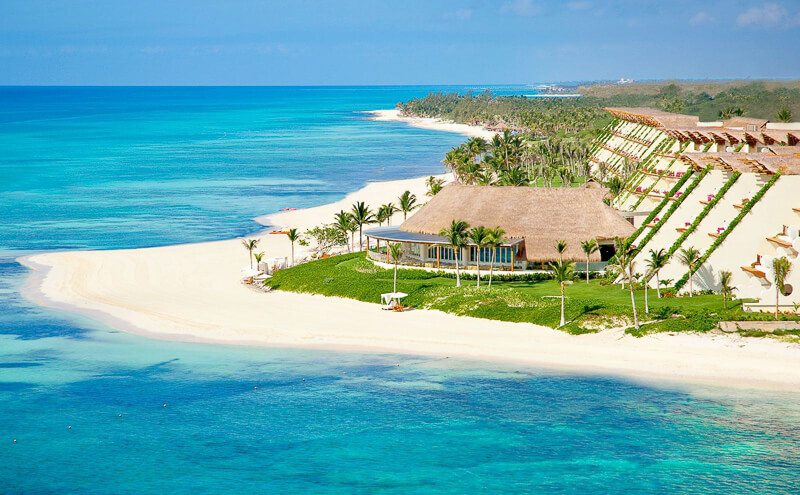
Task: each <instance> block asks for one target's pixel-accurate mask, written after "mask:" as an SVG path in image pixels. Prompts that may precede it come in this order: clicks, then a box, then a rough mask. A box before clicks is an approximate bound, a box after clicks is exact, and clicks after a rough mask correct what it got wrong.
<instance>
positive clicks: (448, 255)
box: [428, 246, 461, 261]
mask: <svg viewBox="0 0 800 495" xmlns="http://www.w3.org/2000/svg"><path fill="white" fill-rule="evenodd" d="M439 248H440V249H441V250H442V252H441V258H440V259H441V260H442V261H455V259H456V257H455V252H454V251H453V248H451V247H449V246H439ZM428 258H430V259H433V260H435V259H436V246H431V247H429V248H428ZM459 261H461V258H459Z"/></svg>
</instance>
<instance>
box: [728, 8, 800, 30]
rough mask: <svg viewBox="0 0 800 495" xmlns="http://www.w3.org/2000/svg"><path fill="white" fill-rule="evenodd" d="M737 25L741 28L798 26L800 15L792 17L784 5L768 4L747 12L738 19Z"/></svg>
mask: <svg viewBox="0 0 800 495" xmlns="http://www.w3.org/2000/svg"><path fill="white" fill-rule="evenodd" d="M736 23H737V24H739V25H740V26H797V25H800V13H798V14H795V15H794V16H791V15H789V13H788V12H787V11H786V9H785V8H784V7H783V6H782V5H780V4H777V3H774V2H768V3H765V4H763V5H759V6H756V7H750V8H749V9H747V10H745V11H744V12H742V13H741V14H739V16H738V17H737V18H736Z"/></svg>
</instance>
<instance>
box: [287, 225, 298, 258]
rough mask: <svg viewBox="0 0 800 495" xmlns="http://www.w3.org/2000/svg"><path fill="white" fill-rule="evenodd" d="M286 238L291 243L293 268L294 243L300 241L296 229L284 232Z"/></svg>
mask: <svg viewBox="0 0 800 495" xmlns="http://www.w3.org/2000/svg"><path fill="white" fill-rule="evenodd" d="M286 237H288V238H289V242H291V243H292V258H291V260H292V266H294V243H295V242H297V241H299V240H300V233H299V232H298V231H297V229H289V230H287V231H286Z"/></svg>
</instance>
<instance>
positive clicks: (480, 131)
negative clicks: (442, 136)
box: [368, 110, 497, 139]
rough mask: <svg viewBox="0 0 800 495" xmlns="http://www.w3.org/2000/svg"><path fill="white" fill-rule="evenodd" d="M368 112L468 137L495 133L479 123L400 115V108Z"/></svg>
mask: <svg viewBox="0 0 800 495" xmlns="http://www.w3.org/2000/svg"><path fill="white" fill-rule="evenodd" d="M368 113H369V114H371V115H372V117H370V118H371V119H372V120H379V121H387V122H392V121H394V122H405V123H407V124H408V125H410V126H412V127H419V128H421V129H430V130H434V131H445V132H455V133H458V134H463V135H465V136H470V137H482V138H484V139H492V138H493V137H494V136H495V134H497V133H496V132H493V131H490V130H489V129H486V128H485V127H482V126H479V125H468V124H458V123H456V122H450V121H447V120H442V119H435V118H423V117H404V116H402V115H400V110H373V111H371V112H368Z"/></svg>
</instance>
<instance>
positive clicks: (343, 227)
mask: <svg viewBox="0 0 800 495" xmlns="http://www.w3.org/2000/svg"><path fill="white" fill-rule="evenodd" d="M334 219H335V220H334V222H333V227H334V228H335V229H336V230H338V231H339V232H341V233H342V234H344V236H345V239H346V238H347V237H348V236H350V242H349V243H348V244H347V252H348V253H349V252H350V251H351V249H350V248H351V244H352V243H353V236H352V234H351V232H352V226H353V225H354V223H353V217H352V216H351V215H350V214H349V213H347V212H346V211H344V210H340V211H339V213H337V214H336V215H335V216H334Z"/></svg>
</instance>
